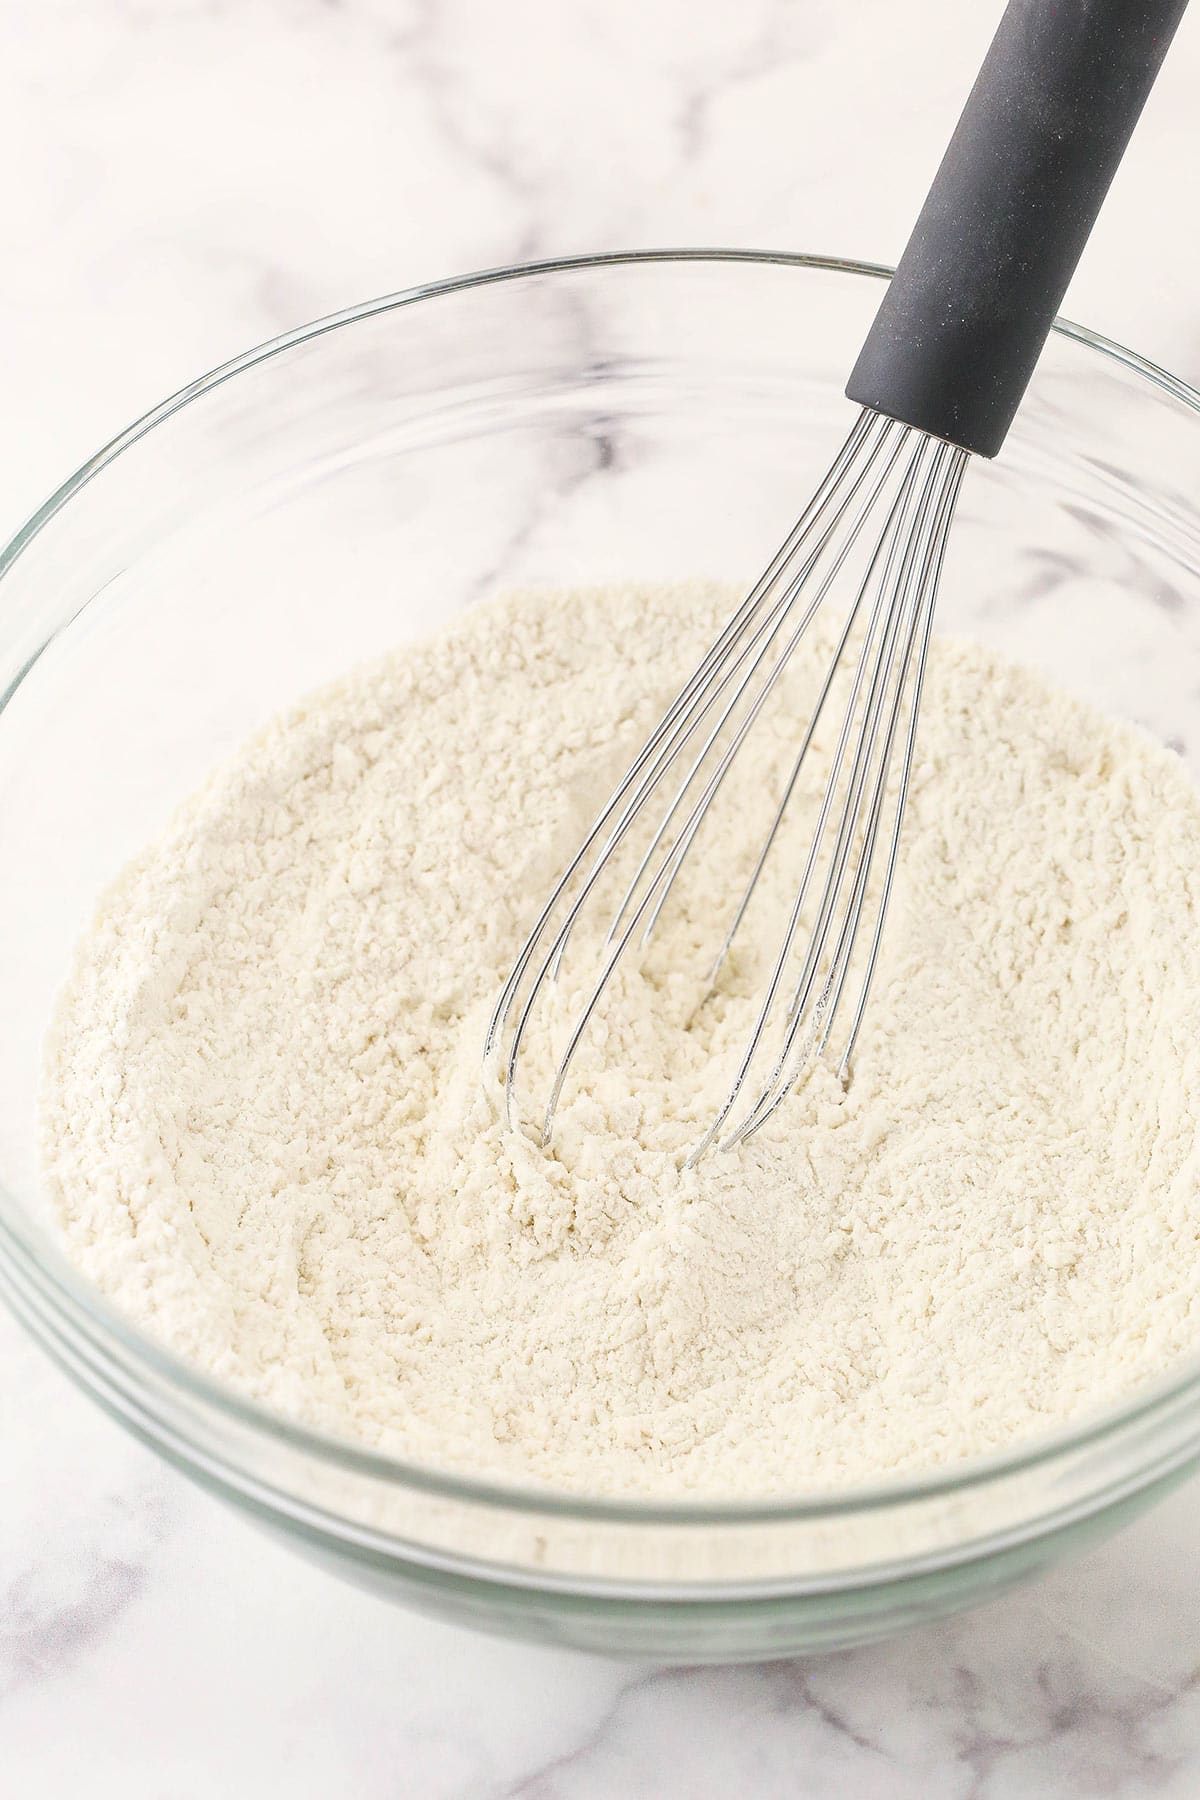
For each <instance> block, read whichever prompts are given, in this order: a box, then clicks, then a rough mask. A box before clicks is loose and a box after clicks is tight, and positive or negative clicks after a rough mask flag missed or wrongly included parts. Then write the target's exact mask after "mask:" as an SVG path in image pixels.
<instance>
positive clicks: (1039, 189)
mask: <svg viewBox="0 0 1200 1800" xmlns="http://www.w3.org/2000/svg"><path fill="white" fill-rule="evenodd" d="M1186 4H1187V0H1009V5H1008V7H1007V10H1006V11H1005V13H1004V16H1003V18H1002V19H1001V21H1000V27H999V29H998V31H997V33H996V36H995V38H994V39H993V41H992V46H991V49H990V50H989V51H988V53H987V57H986V58H985V60H984V64H983V67H982V68H981V70H980V71H979V76H978V79H977V80H976V82H975V86H974V87H973V88H972V90H971V94H970V98H969V99H968V101H967V104H966V106H965V108H964V110H963V114H962V117H961V118H960V120H959V122H958V126H957V128H956V130H955V133H954V136H953V137H952V139H951V140H950V146H949V149H948V150H947V151H946V154H945V157H944V158H943V160H942V165H941V168H940V169H939V170H938V172H937V175H936V177H935V178H934V183H933V186H932V187H931V188H930V190H929V195H928V198H927V199H926V201H925V205H924V207H923V208H922V210H921V215H920V217H919V219H918V220H917V223H916V227H915V229H914V231H913V234H912V236H911V237H910V239H909V241H908V246H907V248H906V249H905V252H904V255H903V257H902V258H901V260H900V266H899V268H898V269H897V270H896V274H895V277H894V278H893V280H892V282H891V285H890V286H889V288H888V291H887V294H886V295H885V297H884V300H883V304H882V305H881V306H880V308H879V312H878V314H877V315H876V318H875V322H874V324H873V325H872V327H871V330H870V333H869V334H868V336H867V340H866V343H865V344H864V345H863V348H862V352H861V354H860V356H859V359H858V361H857V363H856V364H855V366H854V372H853V374H852V375H851V377H850V381H849V384H848V386H847V388H846V393H847V394H848V396H849V398H850V399H851V400H855V401H857V402H859V404H861V405H864V406H871V407H874V408H875V409H876V410H877V411H879V412H882V413H886V414H887V415H888V416H889V417H891V418H895V419H899V420H901V421H903V423H904V424H906V425H914V426H917V427H918V428H919V429H920V430H922V431H927V432H931V433H932V434H933V435H934V436H936V437H942V438H947V439H949V440H950V442H951V443H955V444H960V445H961V446H962V447H963V448H964V449H966V450H972V451H977V452H978V453H979V454H980V455H981V456H994V455H995V454H996V452H997V450H999V448H1000V446H1001V444H1002V443H1003V442H1004V438H1005V435H1006V433H1007V431H1008V428H1009V426H1010V425H1011V423H1012V419H1013V414H1014V413H1015V412H1016V410H1017V407H1018V406H1019V405H1020V402H1021V397H1022V395H1023V394H1024V392H1025V388H1026V386H1027V385H1028V382H1029V378H1030V376H1031V375H1032V373H1033V368H1034V364H1035V363H1036V362H1037V359H1038V356H1039V354H1040V352H1041V348H1042V345H1043V344H1044V343H1045V341H1046V336H1047V334H1048V332H1049V330H1050V326H1051V324H1052V323H1053V320H1054V315H1055V313H1056V312H1057V311H1058V307H1059V304H1060V302H1061V300H1062V297H1063V295H1064V293H1065V292H1066V289H1067V284H1068V282H1069V281H1070V279H1071V276H1072V274H1073V272H1074V269H1075V265H1076V263H1077V262H1078V261H1079V257H1080V254H1081V252H1082V250H1083V247H1084V245H1085V243H1086V242H1087V239H1088V235H1089V233H1090V232H1091V229H1092V226H1093V224H1094V223H1095V219H1096V215H1097V213H1098V212H1099V211H1100V207H1101V204H1102V203H1103V200H1104V196H1105V194H1106V193H1107V192H1108V188H1109V184H1110V182H1111V181H1112V178H1113V175H1114V174H1115V173H1116V169H1117V165H1118V163H1119V162H1120V160H1121V157H1122V155H1123V154H1124V151H1125V146H1126V144H1127V143H1128V142H1129V138H1130V135H1131V133H1132V131H1133V128H1134V126H1135V124H1136V123H1137V120H1138V116H1139V114H1140V113H1141V110H1142V107H1143V106H1144V104H1145V101H1146V97H1147V95H1148V94H1149V92H1150V89H1151V87H1152V86H1153V84H1154V78H1155V76H1156V75H1157V73H1158V69H1159V65H1160V64H1161V62H1162V59H1163V56H1164V55H1165V53H1166V50H1167V46H1168V44H1169V43H1170V41H1171V38H1172V36H1173V35H1174V32H1175V28H1176V26H1177V25H1178V23H1179V20H1180V18H1181V17H1182V14H1183V10H1184V7H1185V5H1186Z"/></svg>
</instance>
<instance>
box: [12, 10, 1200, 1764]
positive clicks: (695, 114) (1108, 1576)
mask: <svg viewBox="0 0 1200 1800" xmlns="http://www.w3.org/2000/svg"><path fill="white" fill-rule="evenodd" d="M998 12H999V5H998V3H997V0H988V3H987V4H984V3H983V0H977V3H976V4H974V5H971V6H964V5H963V4H962V0H903V4H896V3H895V0H741V3H740V4H738V5H737V6H726V5H722V4H717V3H716V0H713V3H707V0H705V3H701V4H699V5H698V4H697V3H696V0H572V3H571V4H569V5H563V4H561V3H560V4H557V5H556V4H553V3H552V0H508V4H507V5H504V6H493V5H489V4H487V0H239V3H235V0H90V4H88V5H87V6H85V7H81V6H79V5H78V4H77V3H75V0H38V4H37V5H36V6H34V5H30V4H27V0H7V3H0V67H2V68H3V69H4V76H5V82H4V85H5V100H4V105H3V107H2V108H0V166H3V167H4V169H5V170H6V173H7V180H6V182H5V184H4V205H3V230H4V241H5V251H6V254H5V267H6V271H7V274H8V279H7V281H6V282H5V283H4V285H3V289H2V290H0V391H2V392H3V394H4V399H5V404H4V409H3V427H2V429H0V531H2V532H3V534H4V535H5V536H7V534H8V532H9V530H11V529H12V528H13V527H15V526H16V525H17V524H18V523H19V522H20V520H21V518H22V517H23V516H24V515H25V514H26V513H28V512H29V511H30V510H32V508H33V507H34V506H36V505H37V504H38V502H39V501H40V500H41V499H42V498H43V497H44V496H45V494H46V493H47V492H48V491H49V490H50V489H51V488H52V487H53V486H54V485H56V483H57V482H58V481H59V480H60V479H61V478H62V476H63V475H64V474H65V473H67V472H68V471H69V470H70V469H71V468H72V467H74V466H75V465H76V464H77V463H78V462H79V461H81V460H82V459H83V458H84V457H85V456H86V455H87V454H89V453H90V452H91V451H92V450H93V449H95V447H96V446H97V445H98V444H99V443H101V442H102V441H103V440H105V439H106V438H107V437H109V436H111V435H112V434H113V432H114V431H116V430H117V429H119V428H120V427H121V426H123V425H124V424H125V423H126V422H128V420H129V419H131V418H132V417H133V416H135V415H136V414H137V413H139V412H140V411H141V410H143V409H144V408H145V407H147V406H148V405H150V404H152V403H153V402H154V401H156V400H157V399H159V398H160V397H161V396H162V395H163V394H165V393H166V392H168V391H169V390H171V389H173V388H175V387H177V386H179V385H180V384H181V383H183V382H184V381H186V380H187V379H189V378H190V377H192V376H193V375H195V374H196V373H198V372H199V371H201V370H203V369H205V368H208V367H210V366H211V365H213V364H214V363H217V362H219V361H221V360H222V359H223V358H225V357H226V356H228V355H230V354H232V353H234V352H236V351H238V350H240V349H242V348H244V347H245V346H246V345H248V344H251V343H254V342H256V341H258V340H260V339H262V338H265V337H269V336H271V335H272V334H274V333H276V332H278V331H280V330H282V329H284V328H286V327H289V326H292V325H296V324H299V323H301V322H303V321H304V320H306V319H309V318H312V317H314V316H315V315H317V314H320V313H322V312H325V311H329V310H331V309H333V308H336V307H339V306H342V305H345V304H348V303H350V302H353V301H355V300H358V299H362V298H365V297H367V296H370V295H372V294H375V293H380V292H384V291H387V290H389V289H395V288H399V287H403V286H405V285H406V284H408V283H410V282H413V281H418V280H422V279H426V278H429V277H434V276H437V275H441V274H447V273H452V272H457V271H461V270H464V269H468V268H474V267H482V266H486V265H491V264H496V263H500V262H506V261H510V260H514V259H521V258H528V257H534V256H538V255H545V254H551V253H557V252H566V251H579V250H588V249H597V248H608V249H612V248H624V247H633V246H649V245H655V244H658V245H661V244H681V243H694V244H749V245H755V246H760V247H779V248H790V249H808V250H818V251H825V252H834V253H839V254H845V255H850V256H863V257H868V258H878V259H887V258H891V257H893V256H894V255H895V254H896V253H897V252H898V251H899V249H900V247H901V245H902V243H903V240H904V236H905V232H906V228H907V225H908V223H909V222H910V220H911V218H912V216H913V214H914V212H915V210H916V207H917V205H918V204H919V201H920V199H921V197H922V194H923V192H924V188H925V185H926V183H927V180H928V177H929V175H930V173H931V171H932V167H933V165H934V163H935V161H936V157H937V155H938V154H939V152H940V148H941V145H942V143H943V142H944V139H945V137H946V135H947V133H948V131H949V129H950V127H951V125H952V123H953V119H954V117H955V115H956V112H957V109H958V106H959V105H960V103H961V99H962V96H963V94H964V92H965V90H966V87H967V85H968V84H969V81H970V78H971V76H972V74H973V71H974V68H975V65H976V63H977V61H978V59H979V57H980V55H981V53H982V50H983V48H984V46H985V44H986V41H987V39H988V37H989V35H990V32H991V29H992V27H993V24H994V20H995V17H996V16H997V15H998ZM1198 82H1200V9H1193V14H1192V16H1191V17H1190V18H1189V19H1187V20H1185V23H1184V26H1183V28H1182V30H1181V32H1180V36H1179V40H1178V42H1177V45H1176V47H1175V49H1174V51H1173V53H1172V55H1171V57H1170V58H1169V59H1168V63H1167V67H1166V70H1165V72H1164V74H1163V76H1162V79H1161V82H1160V85H1159V88H1158V90H1157V91H1156V93H1155V95H1154V96H1153V98H1152V100H1151V103H1150V106H1149V108H1148V111H1147V114H1146V117H1145V120H1144V122H1143V126H1142V128H1141V131H1140V133H1139V135H1138V137H1137V138H1136V139H1135V142H1134V145H1133V147H1132V149H1131V151H1130V153H1129V156H1128V159H1127V161H1126V164H1125V166H1124V167H1123V168H1122V170H1121V172H1120V174H1119V175H1118V178H1117V181H1116V184H1115V186H1114V189H1113V192H1112V196H1111V199H1110V203H1109V206H1108V209H1107V211H1106V213H1105V215H1104V218H1103V220H1102V221H1101V224H1100V226H1099V228H1098V230H1097V232H1096V235H1095V238H1094V240H1093V242H1092V244H1091V246H1090V247H1089V250H1088V252H1087V255H1086V257H1085V260H1084V262H1083V264H1082V266H1081V268H1080V270H1079V273H1078V275H1077V278H1076V281H1075V283H1074V285H1073V287H1072V290H1071V294H1070V297H1069V301H1068V305H1067V308H1066V310H1067V311H1068V312H1069V313H1071V314H1072V315H1073V316H1075V317H1078V318H1082V319H1084V320H1085V321H1086V322H1087V323H1089V324H1091V325H1093V326H1095V327H1097V328H1098V329H1099V330H1101V331H1103V332H1106V333H1107V334H1109V335H1111V336H1113V337H1116V338H1118V339H1121V340H1124V341H1126V342H1129V343H1132V344H1133V345H1134V346H1135V347H1137V348H1138V349H1140V350H1142V351H1143V352H1145V353H1146V354H1148V355H1149V356H1151V357H1153V358H1155V359H1157V360H1159V361H1161V362H1163V363H1165V364H1166V365H1167V366H1169V367H1171V368H1174V369H1176V370H1177V371H1178V372H1179V373H1181V374H1183V375H1185V376H1187V377H1190V378H1191V379H1192V380H1200V234H1197V233H1196V232H1195V230H1194V229H1191V228H1190V227H1189V228H1186V229H1185V225H1184V220H1185V216H1186V213H1187V209H1188V208H1189V206H1190V205H1191V198H1192V193H1193V184H1192V183H1191V181H1190V179H1189V177H1188V175H1187V174H1186V173H1185V172H1184V171H1186V170H1188V169H1194V167H1195V159H1196V137H1195V132H1196V125H1195V109H1194V106H1193V104H1192V95H1193V93H1194V91H1195V89H1196V86H1197V84H1198ZM1197 1493H1198V1490H1197V1488H1196V1487H1195V1485H1194V1484H1193V1485H1192V1486H1189V1487H1186V1488H1184V1489H1183V1490H1182V1491H1180V1492H1179V1493H1178V1494H1177V1495H1176V1496H1175V1498H1174V1499H1173V1500H1171V1501H1170V1502H1169V1503H1168V1504H1166V1505H1165V1506H1163V1507H1161V1508H1160V1509H1159V1510H1158V1511H1157V1512H1155V1513H1153V1514H1152V1515H1151V1516H1150V1517H1148V1518H1146V1519H1145V1520H1143V1521H1142V1522H1141V1523H1140V1524H1138V1525H1137V1526H1135V1527H1134V1528H1133V1529H1131V1530H1129V1531H1127V1532H1126V1533H1125V1534H1124V1535H1123V1536H1122V1537H1120V1538H1119V1539H1117V1540H1116V1541H1114V1542H1112V1543H1110V1544H1108V1545H1106V1546H1104V1547H1103V1548H1101V1549H1100V1550H1098V1551H1095V1552H1094V1553H1092V1554H1091V1555H1090V1556H1089V1557H1087V1558H1086V1559H1084V1560H1082V1561H1079V1562H1077V1563H1075V1564H1074V1565H1072V1566H1070V1567H1068V1568H1066V1569H1064V1570H1063V1571H1061V1572H1060V1573H1058V1574H1056V1575H1055V1576H1053V1577H1052V1578H1051V1579H1049V1580H1047V1581H1045V1582H1043V1583H1041V1584H1040V1585H1037V1586H1035V1587H1033V1588H1030V1589H1028V1590H1026V1591H1024V1592H1021V1593H1018V1594H1016V1595H1014V1596H1013V1597H1011V1598H1009V1599H1007V1600H1004V1601H1001V1602H999V1603H996V1604H993V1605H992V1606H991V1607H989V1608H987V1609H984V1610H983V1611H981V1612H978V1613H975V1614H973V1615H970V1616H967V1617H965V1618H963V1619H961V1620H957V1621H952V1622H950V1623H948V1624H945V1625H941V1626H936V1627H931V1628H928V1629H926V1630H925V1631H923V1632H921V1633H918V1634H916V1635H914V1636H911V1637H908V1638H906V1639H904V1640H903V1641H900V1642H897V1643H894V1644H889V1645H884V1646H881V1647H878V1648H873V1649H870V1650H863V1651H858V1652H851V1653H846V1654H843V1655H839V1656H836V1657H832V1658H829V1659H826V1660H812V1661H805V1662H789V1663H783V1664H773V1665H766V1666H762V1667H757V1668H744V1669H688V1668H680V1669H669V1670H646V1669H642V1668H638V1667H636V1666H628V1665H621V1664H616V1663H611V1664H610V1663H604V1662H600V1661H596V1660H589V1659H587V1658H583V1657H576V1656H572V1655H568V1654H565V1653H558V1652H550V1651H539V1650H533V1649H527V1648H521V1647H518V1646H512V1645H507V1644H504V1643H499V1642H493V1641H489V1640H487V1639H484V1638H478V1637H474V1636H472V1635H469V1634H467V1633H464V1632H461V1631H457V1630H452V1629H450V1628H447V1627H442V1626H438V1625H433V1624H430V1623H427V1622H425V1621H423V1620H420V1619H417V1618H415V1617H410V1616H408V1615H406V1614H404V1613H402V1612H398V1611H395V1610H392V1609H390V1608H389V1607H387V1606H386V1605H384V1604H383V1603H382V1602H379V1601H376V1600H374V1599H372V1598H370V1597H368V1596H366V1595H363V1594H359V1593H357V1592H355V1591H352V1590H351V1589H349V1588H347V1587H344V1586H342V1585H341V1584H339V1583H337V1582H335V1581H334V1580H333V1579H332V1578H331V1577H328V1576H325V1575H323V1574H320V1573H318V1572H316V1571H314V1570H312V1569H310V1568H308V1567H307V1566H306V1565H304V1564H302V1563H301V1562H300V1561H298V1560H297V1559H296V1558H294V1557H293V1556H291V1555H290V1554H289V1553H288V1552H287V1551H285V1550H283V1549H281V1548H278V1547H276V1546H275V1545H274V1544H273V1543H271V1542H268V1541H267V1540H266V1539H265V1538H263V1537H261V1536H259V1535H258V1534H257V1533H256V1532H255V1531H254V1530H253V1529H252V1528H251V1527H250V1526H248V1525H246V1524H244V1523H243V1522H242V1521H241V1520H240V1519H237V1518H235V1517H234V1516H232V1515H230V1514H227V1513H226V1512H224V1511H223V1510H222V1509H221V1508H219V1507H218V1506H217V1505H215V1504H214V1503H213V1502H211V1501H210V1500H208V1499H207V1498H206V1497H205V1496H203V1495H202V1494H200V1493H199V1492H198V1491H197V1490H195V1489H193V1488H192V1487H190V1486H189V1485H188V1484H187V1483H186V1482H185V1481H184V1480H183V1479H182V1478H181V1477H179V1476H177V1475H175V1474H174V1473H173V1472H172V1471H170V1470H169V1469H168V1468H166V1467H165V1466H164V1465H161V1464H160V1463H158V1462H157V1461H156V1460H155V1459H154V1458H153V1457H152V1456H151V1455H150V1454H149V1453H148V1452H147V1451H145V1450H143V1449H142V1448H140V1447H139V1446H138V1445H137V1444H135V1443H134V1442H133V1441H132V1440H131V1439H129V1438H127V1437H126V1436H125V1435H124V1434H123V1433H122V1432H121V1431H120V1430H119V1429H118V1428H117V1427H116V1426H115V1425H112V1424H110V1423H109V1422H108V1420H107V1419H105V1418H104V1417H102V1416H101V1415H100V1414H99V1413H98V1412H97V1411H96V1410H95V1409H94V1407H93V1406H92V1405H91V1404H90V1403H88V1402H86V1401H85V1400H83V1399H82V1398H81V1397H80V1396H79V1395H77V1394H76V1393H75V1392H74V1390H73V1389H71V1388H70V1387H69V1386H68V1384H67V1382H66V1381H65V1379H64V1378H63V1377H62V1376H60V1375H59V1374H58V1373H57V1372H56V1371H55V1370H54V1369H52V1368H51V1367H50V1365H49V1364H48V1363H47V1362H46V1361H45V1360H44V1359H43V1357H42V1356H41V1354H40V1353H39V1352H37V1351H36V1350H35V1349H34V1348H33V1347H32V1346H31V1345H29V1344H28V1343H27V1342H26V1341H25V1339H24V1338H23V1337H22V1335H21V1334H20V1333H19V1331H18V1330H17V1328H16V1327H15V1326H14V1325H13V1324H12V1323H11V1322H10V1321H9V1320H8V1319H7V1318H6V1317H5V1318H0V1795H2V1796H4V1797H5V1800H7V1797H8V1796H10V1795H11V1796H13V1797H14V1800H16V1797H19V1800H60V1797H62V1800H65V1797H66V1796H68V1795H70V1796H74V1795H86V1796H87V1797H88V1800H107V1797H108V1796H113V1797H114V1800H115V1797H116V1796H120V1800H208V1797H209V1796H221V1797H222V1800H226V1797H229V1800H241V1796H256V1797H258V1796H270V1795H275V1794H288V1795H290V1796H295V1797H296V1800H308V1797H310V1796H311V1797H312V1800H329V1797H331V1796H337V1795H343V1794H345V1795H354V1796H355V1797H356V1800H385V1797H389V1800H391V1797H397V1796H408V1795H414V1796H422V1797H423V1800H442V1797H444V1800H452V1797H453V1800H459V1797H468V1796H469V1797H472V1800H474V1797H476V1796H479V1797H491V1800H500V1797H501V1796H516V1795H522V1796H526V1797H528V1800H558V1797H568V1796H570V1797H579V1800H593V1797H595V1800H607V1797H609V1796H613V1797H621V1800H627V1797H629V1800H632V1797H636V1796H641V1795H646V1796H650V1795H653V1796H667V1795H676V1794H678V1795H687V1796H689V1800H703V1797H704V1796H707V1795H712V1796H718V1795H719V1796H722V1797H724V1796H728V1795H753V1796H756V1797H760V1800H770V1797H771V1796H775V1795H780V1796H783V1795H787V1796H814V1797H822V1800H823V1797H825V1796H837V1797H839V1800H841V1797H844V1800H876V1797H878V1800H907V1797H909V1796H912V1800H968V1797H970V1800H1043V1797H1044V1800H1099V1797H1100V1796H1113V1797H1115V1800H1151V1797H1154V1800H1160V1797H1162V1800H1170V1797H1179V1800H1182V1797H1184V1796H1192V1795H1195V1794H1196V1793H1198V1792H1200V1526H1198V1525H1197V1521H1196V1513H1197Z"/></svg>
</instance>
